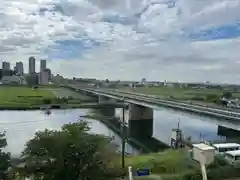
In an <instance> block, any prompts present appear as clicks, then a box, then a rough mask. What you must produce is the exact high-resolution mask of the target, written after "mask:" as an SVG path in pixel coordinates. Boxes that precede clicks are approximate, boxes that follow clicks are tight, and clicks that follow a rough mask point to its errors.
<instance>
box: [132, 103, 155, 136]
mask: <svg viewBox="0 0 240 180" xmlns="http://www.w3.org/2000/svg"><path fill="white" fill-rule="evenodd" d="M128 130H129V132H128V133H129V136H130V137H131V136H132V137H139V138H149V137H152V135H153V109H151V108H147V107H144V106H139V105H135V104H129V120H128Z"/></svg>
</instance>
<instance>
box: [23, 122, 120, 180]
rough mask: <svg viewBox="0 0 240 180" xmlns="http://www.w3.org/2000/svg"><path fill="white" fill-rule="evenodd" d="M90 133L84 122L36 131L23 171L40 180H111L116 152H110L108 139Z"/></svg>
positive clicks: (28, 144)
mask: <svg viewBox="0 0 240 180" xmlns="http://www.w3.org/2000/svg"><path fill="white" fill-rule="evenodd" d="M88 131H89V126H88V124H87V123H86V122H81V123H73V124H68V125H64V126H63V127H62V129H61V130H58V131H57V130H55V131H52V130H45V131H42V132H37V133H36V134H35V137H34V138H33V139H31V140H30V141H29V142H28V143H27V144H26V148H25V150H24V152H23V157H25V162H26V165H25V168H24V171H25V172H26V174H28V175H29V176H31V177H33V179H41V180H59V179H61V180H73V179H74V180H88V179H92V180H94V179H96V180H106V179H112V178H113V176H115V171H112V169H111V170H109V167H108V165H109V162H110V161H111V160H113V159H112V158H113V157H114V155H115V151H110V150H109V149H111V148H109V140H108V139H106V138H105V137H103V136H99V135H93V134H88V133H87V132H88ZM111 153H112V155H113V156H111Z"/></svg>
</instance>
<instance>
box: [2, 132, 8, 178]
mask: <svg viewBox="0 0 240 180" xmlns="http://www.w3.org/2000/svg"><path fill="white" fill-rule="evenodd" d="M6 146H7V140H6V138H5V133H0V179H7V170H8V168H9V167H10V153H6V152H3V148H5V147H6Z"/></svg>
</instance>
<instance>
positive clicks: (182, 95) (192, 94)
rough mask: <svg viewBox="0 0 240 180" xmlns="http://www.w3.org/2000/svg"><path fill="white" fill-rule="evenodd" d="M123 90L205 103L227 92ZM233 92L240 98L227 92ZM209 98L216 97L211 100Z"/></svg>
mask: <svg viewBox="0 0 240 180" xmlns="http://www.w3.org/2000/svg"><path fill="white" fill-rule="evenodd" d="M122 90H125V91H130V92H137V93H143V94H151V95H157V96H159V97H161V98H163V99H170V98H173V99H176V100H182V101H187V100H192V101H205V102H211V101H212V102H213V100H215V99H219V98H220V96H221V95H222V94H223V92H226V90H223V89H220V88H212V89H210V88H209V89H204V88H180V87H165V86H161V87H136V88H135V89H133V88H130V87H127V88H122ZM227 91H228V92H231V93H232V95H233V97H234V98H240V91H236V90H227ZM208 97H215V99H214V98H212V99H211V98H209V99H208Z"/></svg>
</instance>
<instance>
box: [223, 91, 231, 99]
mask: <svg viewBox="0 0 240 180" xmlns="http://www.w3.org/2000/svg"><path fill="white" fill-rule="evenodd" d="M222 97H225V98H227V99H230V98H231V97H232V93H231V92H223V94H222Z"/></svg>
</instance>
